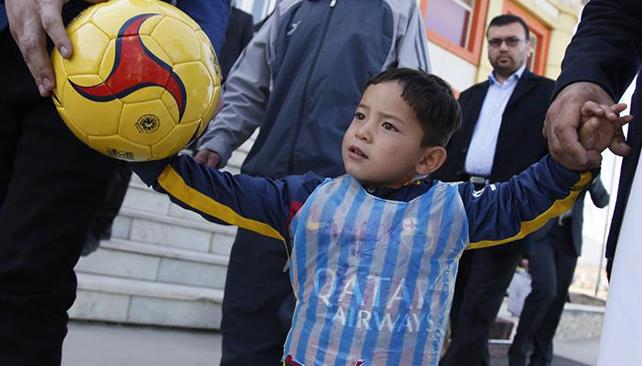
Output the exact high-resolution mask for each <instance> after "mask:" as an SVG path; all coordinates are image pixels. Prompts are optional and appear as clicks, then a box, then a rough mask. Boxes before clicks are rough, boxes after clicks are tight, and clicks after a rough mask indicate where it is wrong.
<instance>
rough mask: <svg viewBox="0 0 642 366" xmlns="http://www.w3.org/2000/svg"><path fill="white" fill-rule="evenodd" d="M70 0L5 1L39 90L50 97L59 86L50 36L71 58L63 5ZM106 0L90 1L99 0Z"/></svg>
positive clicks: (63, 52)
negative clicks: (50, 50) (48, 51)
mask: <svg viewBox="0 0 642 366" xmlns="http://www.w3.org/2000/svg"><path fill="white" fill-rule="evenodd" d="M68 1H69V0H5V1H4V5H5V9H6V12H7V19H8V21H9V29H10V30H11V35H12V36H13V39H14V40H15V41H16V44H17V45H18V47H19V48H20V52H21V53H22V57H23V58H24V60H25V63H26V64H27V67H29V71H30V72H31V75H32V76H33V78H34V80H35V81H36V85H37V86H38V91H39V92H40V95H41V96H43V97H46V96H48V95H49V94H50V93H51V91H52V90H53V89H54V87H55V86H56V79H55V77H54V72H53V68H52V67H51V61H49V54H48V53H47V46H46V43H47V42H46V41H47V38H46V36H49V38H51V40H52V41H53V43H54V45H55V46H56V48H57V49H58V51H60V54H61V55H62V56H63V57H65V58H69V57H71V53H72V49H71V42H70V41H69V37H68V36H67V32H66V31H65V25H64V24H63V21H62V7H63V5H64V4H65V3H66V2H68ZM103 1H105V0H87V2H89V3H99V2H103Z"/></svg>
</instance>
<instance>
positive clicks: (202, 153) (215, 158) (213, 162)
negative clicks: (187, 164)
mask: <svg viewBox="0 0 642 366" xmlns="http://www.w3.org/2000/svg"><path fill="white" fill-rule="evenodd" d="M194 160H196V162H197V163H199V164H205V165H207V166H208V167H210V168H212V169H218V168H219V165H220V164H221V155H220V154H219V153H217V152H216V151H213V150H209V149H203V150H199V151H198V153H197V154H196V156H194Z"/></svg>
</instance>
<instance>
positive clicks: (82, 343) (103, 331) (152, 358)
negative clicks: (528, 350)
mask: <svg viewBox="0 0 642 366" xmlns="http://www.w3.org/2000/svg"><path fill="white" fill-rule="evenodd" d="M598 346H599V340H597V339H589V340H581V341H567V342H557V343H556V344H555V347H556V348H555V349H556V353H557V354H558V355H561V356H564V357H560V356H558V357H556V359H555V361H554V362H553V365H552V366H585V365H595V360H596V359H597V349H598ZM220 347H221V336H220V334H218V333H216V332H205V331H186V330H176V329H167V328H152V327H136V326H120V325H113V324H102V323H85V322H77V321H73V322H71V323H70V325H69V334H68V335H67V338H66V339H65V344H64V347H63V362H62V365H63V366H88V365H89V366H148V365H149V366H176V365H180V366H217V365H218V363H219V360H220V357H221V355H220ZM573 360H575V361H573ZM576 361H577V362H576ZM504 365H507V362H506V360H504V359H495V360H493V362H492V366H504Z"/></svg>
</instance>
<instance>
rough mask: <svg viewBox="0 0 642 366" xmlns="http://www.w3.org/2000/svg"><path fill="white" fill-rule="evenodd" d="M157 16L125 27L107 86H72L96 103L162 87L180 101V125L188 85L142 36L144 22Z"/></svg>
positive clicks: (140, 18)
mask: <svg viewBox="0 0 642 366" xmlns="http://www.w3.org/2000/svg"><path fill="white" fill-rule="evenodd" d="M155 15H160V14H140V15H137V16H135V17H133V18H131V19H129V20H128V21H127V22H125V24H123V26H122V27H121V28H120V30H119V31H118V38H117V39H116V55H115V57H114V66H113V67H112V69H111V72H110V73H109V75H108V76H107V78H106V80H105V81H104V82H102V83H100V84H98V85H93V86H80V85H77V84H75V83H74V82H72V81H71V80H70V81H69V82H70V83H71V85H72V86H73V88H74V89H75V90H76V91H77V92H78V93H80V94H81V95H82V96H84V97H85V98H87V99H90V100H93V101H96V102H107V101H111V100H114V99H116V98H123V97H126V96H127V95H129V94H131V93H133V92H135V91H136V90H139V89H141V88H144V87H148V86H159V87H161V88H164V89H165V90H167V92H169V94H170V95H171V96H172V97H173V98H174V100H175V101H176V104H177V105H178V120H179V122H180V120H181V118H182V117H183V113H184V112H185V106H186V104H187V101H186V100H187V96H186V92H185V85H184V84H183V81H182V80H181V79H180V78H179V77H178V75H176V73H174V71H172V67H171V66H169V65H168V64H166V63H165V62H163V61H162V60H161V59H160V58H158V57H157V56H156V55H154V54H153V53H152V52H151V51H150V50H149V49H148V48H147V47H145V44H143V41H142V39H141V38H140V35H139V32H140V28H141V26H142V24H143V22H144V21H145V20H146V19H148V18H150V17H153V16H155ZM138 123H140V120H139V121H138ZM138 123H137V127H139V126H138ZM156 126H158V125H156Z"/></svg>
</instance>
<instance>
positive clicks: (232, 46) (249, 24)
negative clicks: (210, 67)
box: [219, 7, 254, 79]
mask: <svg viewBox="0 0 642 366" xmlns="http://www.w3.org/2000/svg"><path fill="white" fill-rule="evenodd" d="M253 35H254V20H253V19H252V15H250V14H248V13H246V12H244V11H242V10H239V9H237V8H235V7H232V9H231V13H230V21H229V23H228V25H227V33H225V44H224V45H223V51H221V55H220V57H219V62H220V63H221V72H222V73H223V79H226V78H227V74H228V73H229V72H230V69H231V68H232V65H234V62H236V59H237V58H238V57H239V55H240V54H241V52H242V51H243V50H244V49H245V46H247V44H248V43H250V40H251V39H252V36H253Z"/></svg>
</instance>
